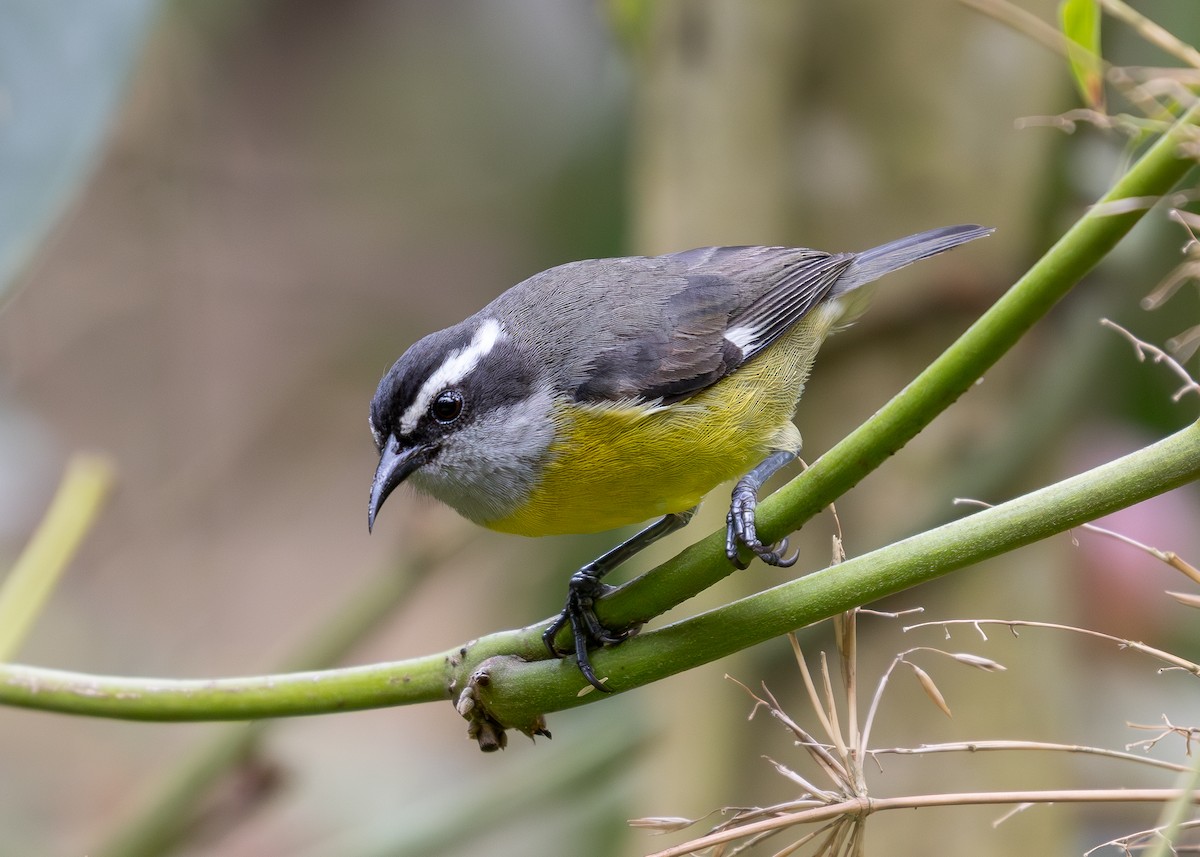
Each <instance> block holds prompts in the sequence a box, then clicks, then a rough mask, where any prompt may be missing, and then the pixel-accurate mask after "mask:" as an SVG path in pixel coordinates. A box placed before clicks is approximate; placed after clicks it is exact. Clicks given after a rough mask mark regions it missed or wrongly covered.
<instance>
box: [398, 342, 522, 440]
mask: <svg viewBox="0 0 1200 857" xmlns="http://www.w3.org/2000/svg"><path fill="white" fill-rule="evenodd" d="M503 335H504V328H503V327H502V326H501V324H500V322H498V321H496V319H494V318H489V319H485V320H484V322H483V324H481V325H479V329H478V330H476V331H475V336H474V338H472V339H471V341H470V342H469V343H468V344H467V345H464V346H463V347H462V348H457V349H455V350H454V351H451V352H450V353H449V354H448V355H447V356H446V359H445V360H444V361H442V365H441V366H439V367H438V368H437V370H436V371H435V372H434V373H433V374H432V375H430V376H429V377H428V378H426V379H425V383H424V384H422V385H421V389H420V391H419V392H418V393H417V395H416V397H415V398H414V399H413V400H412V404H411V405H409V406H408V408H407V410H405V411H404V415H403V416H401V417H400V432H401V434H408V433H409V432H411V431H412V430H413V429H414V428H416V427H417V421H418V420H420V419H421V415H422V414H424V413H425V411H426V410H427V409H428V408H429V405H430V403H431V402H432V401H433V397H434V396H436V395H437V394H438V393H440V392H442V390H444V389H446V388H447V387H451V386H453V385H455V384H458V383H460V382H461V381H462V380H463V378H466V377H467V376H468V375H470V374H471V372H473V371H474V370H475V367H476V366H478V365H479V361H480V360H482V359H483V358H484V357H486V356H487V354H488V353H489V352H490V351H491V350H492V349H493V348H494V347H495V346H496V343H497V342H499V341H500V337H501V336H503Z"/></svg>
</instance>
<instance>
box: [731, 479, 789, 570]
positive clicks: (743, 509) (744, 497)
mask: <svg viewBox="0 0 1200 857" xmlns="http://www.w3.org/2000/svg"><path fill="white" fill-rule="evenodd" d="M757 508H758V492H757V491H756V490H755V488H754V486H753V485H751V484H748V483H747V481H746V480H742V481H740V482H738V483H737V485H735V486H734V489H733V498H732V500H731V501H730V504H729V514H728V515H726V516H725V556H727V557H729V561H730V562H731V563H733V564H734V565H735V566H737V567H738V568H746V567H747V566H748V565H750V562H749V561H748V560H743V559H742V557H741V555H740V552H739V550H738V548H739V547H741V546H745V547H746V548H747V549H749V550H750V552H751V553H753V554H754V555H755V556H756V557H758V558H759V559H761V560H762V561H763V562H765V563H766V564H767V565H773V566H777V567H778V568H789V567H791V566H793V565H795V564H796V560H797V559H798V558H799V556H800V552H799V551H796V552H795V553H793V554H792V555H791V556H787V549H788V540H787V539H781V540H780V541H778V542H777V543H775V544H773V545H764V544H763V543H762V542H761V541H760V540H759V538H758V532H757V530H756V528H755V515H754V513H755V510H756V509H757Z"/></svg>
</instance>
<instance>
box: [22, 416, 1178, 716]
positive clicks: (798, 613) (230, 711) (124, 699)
mask: <svg viewBox="0 0 1200 857" xmlns="http://www.w3.org/2000/svg"><path fill="white" fill-rule="evenodd" d="M1197 478H1200V423H1197V424H1193V425H1191V426H1189V427H1188V428H1186V429H1184V430H1182V431H1180V432H1177V433H1176V434H1174V435H1172V436H1171V437H1168V438H1166V439H1164V440H1161V441H1159V442H1158V443H1155V444H1153V445H1151V446H1148V447H1145V448H1144V449H1140V450H1138V451H1136V452H1134V453H1131V454H1130V455H1127V456H1125V457H1124V458H1121V459H1118V460H1117V461H1114V462H1110V463H1109V464H1105V465H1103V466H1101V467H1098V468H1095V469H1094V470H1090V471H1088V472H1087V473H1084V474H1081V475H1079V476H1075V477H1073V478H1071V479H1068V480H1066V481H1064V482H1060V483H1057V484H1055V485H1051V486H1049V487H1047V488H1043V489H1041V490H1039V491H1036V492H1034V493H1032V494H1029V495H1027V496H1025V497H1021V498H1018V499H1016V500H1011V501H1009V502H1007V503H1004V504H1002V505H1000V506H996V507H993V508H990V509H986V510H984V511H981V512H978V513H976V514H974V515H971V516H970V517H967V518H962V519H960V520H957V521H953V522H951V523H949V524H945V525H943V526H942V527H939V528H938V529H935V530H931V531H929V532H926V533H922V534H920V535H917V536H913V537H912V538H909V539H906V540H904V541H901V542H897V543H896V544H893V545H889V546H887V547H885V548H881V549H879V550H877V551H874V552H872V553H869V554H865V555H863V556H860V557H855V558H853V559H849V560H846V561H845V562H843V563H841V564H839V565H836V566H833V567H831V568H827V569H825V570H824V571H820V572H816V573H814V574H811V575H808V576H806V577H803V578H800V579H798V580H793V581H790V582H788V583H785V584H781V585H780V586H776V587H774V588H772V589H768V590H766V591H765V592H761V593H758V594H756V595H752V596H750V597H748V598H744V599H742V600H740V601H736V602H734V603H732V604H729V605H727V606H725V607H721V608H719V609H716V610H713V611H710V612H708V613H704V614H701V615H699V616H696V617H693V618H690V619H687V620H684V621H682V622H678V623H676V624H674V625H669V626H667V627H665V628H662V629H660V630H658V631H654V632H651V633H648V634H644V635H642V636H639V637H635V638H633V639H632V640H629V641H628V642H626V643H624V644H623V645H621V646H618V647H616V648H613V649H605V650H602V651H599V652H596V653H595V663H596V666H597V670H598V672H599V673H600V674H601V675H607V676H609V677H610V678H611V681H612V684H613V687H614V689H618V690H629V689H632V688H634V687H637V686H639V685H642V684H646V683H648V682H652V681H656V680H658V679H660V678H663V677H665V676H668V675H672V674H674V673H677V672H681V671H683V670H686V669H689V668H691V667H694V666H698V665H700V664H703V663H707V662H709V661H712V660H715V659H717V658H720V657H723V656H724V655H727V654H729V653H731V652H734V651H737V650H738V649H742V648H745V647H747V646H750V645H753V644H755V643H758V642H762V641H765V640H768V639H770V638H772V637H776V636H779V635H780V634H783V633H784V632H786V631H789V630H792V629H793V628H797V627H800V626H802V625H805V624H808V623H810V622H813V621H815V620H817V619H821V618H824V617H826V616H831V615H834V614H835V613H839V612H841V611H843V610H846V609H848V608H850V607H852V606H855V605H857V604H863V603H866V602H868V601H872V600H874V599H877V598H881V597H883V596H885V595H888V594H891V593H894V592H897V591H899V590H901V589H905V588H907V587H910V586H914V585H916V584H918V583H923V582H925V581H928V580H932V579H934V578H936V577H939V576H941V575H943V574H946V573H948V572H950V571H953V570H955V569H958V568H962V567H964V566H967V565H971V564H973V563H976V562H980V561H982V560H984V559H987V558H989V557H993V556H996V555H998V554H1001V553H1004V552H1006V551H1010V550H1013V549H1015V548H1018V547H1021V546H1022V545H1026V544H1029V543H1031V542H1034V541H1037V540H1039V539H1043V538H1046V537H1048V536H1051V535H1054V534H1055V533H1061V532H1063V531H1064V530H1067V529H1070V528H1071V527H1075V526H1078V525H1079V524H1082V523H1085V522H1087V521H1090V520H1092V519H1094V518H1097V517H1100V516H1102V515H1106V514H1108V513H1110V512H1113V511H1115V510H1117V509H1121V508H1124V507H1126V506H1129V505H1132V504H1134V503H1138V502H1140V501H1142V500H1145V499H1147V498H1149V497H1152V496H1154V495H1156V494H1160V493H1162V492H1164V491H1168V490H1170V489H1172V488H1176V487H1178V486H1180V485H1184V484H1186V483H1188V482H1190V481H1193V480H1195V479H1197ZM539 630H540V629H539V627H537V626H531V627H530V628H526V629H524V630H522V631H507V632H503V633H501V634H494V635H491V636H489V637H484V638H482V639H480V640H479V641H477V642H476V643H474V644H471V645H470V646H467V647H462V648H456V649H453V650H451V651H448V652H445V653H442V654H437V655H429V656H426V657H423V658H416V659H413V660H409V661H397V662H393V663H384V664H375V665H371V666H362V667H350V668H346V669H339V670H331V671H327V672H309V673H292V674H287V675H273V676H259V677H254V678H240V679H214V680H201V681H187V680H167V679H130V678H115V677H107V676H93V675H83V674H78V673H68V672H62V671H58V670H48V669H41V668H37V667H28V666H21V665H0V702H2V703H6V704H9V705H18V706H23V707H27V708H39V709H44V710H49V711H61V712H64V713H73V714H87V715H94V716H100V717H116V718H122V719H128V720H235V719H236V720H240V719H258V718H263V717H288V716H297V715H307V714H327V713H333V712H337V711H352V710H360V709H364V708H378V707H383V706H390V705H404V704H412V703H418V702H430V701H433V700H435V699H448V698H450V695H451V693H450V690H449V688H450V687H451V686H457V687H459V688H462V687H465V686H466V685H467V683H468V681H470V680H472V678H475V679H477V678H478V676H479V675H480V674H481V672H486V673H487V674H488V678H489V680H488V681H487V682H486V686H485V687H482V686H481V687H479V688H478V692H479V697H478V698H479V699H480V700H481V701H482V703H483V704H484V706H485V708H486V709H487V711H489V712H490V713H491V714H492V715H493V716H495V717H496V719H498V720H499V721H500V722H501V723H503V724H505V725H508V726H513V727H516V728H530V724H532V723H534V722H536V717H537V715H539V714H541V713H543V712H547V711H556V710H560V709H564V708H571V707H574V706H577V705H580V704H583V703H584V702H590V701H594V700H595V699H597V698H600V694H592V695H585V696H580V695H579V691H580V690H581V689H582V688H583V686H584V683H583V680H582V678H581V677H580V675H579V671H578V670H577V669H576V668H575V666H574V664H572V663H570V662H569V661H559V660H542V661H526V660H522V659H520V658H518V657H514V656H512V655H511V652H512V651H513V650H514V649H516V650H523V651H527V650H528V649H530V648H531V647H533V646H535V645H540V641H538V640H537V635H538V632H539ZM535 641H536V642H535ZM491 651H496V652H500V653H502V654H499V655H497V656H494V657H490V658H487V659H486V660H484V661H483V662H482V663H478V662H477V657H478V655H479V654H480V653H487V652H491ZM464 653H465V654H467V655H469V657H467V658H464V657H463V656H464ZM541 656H542V657H545V655H544V653H543V654H542V655H541ZM452 683H453V685H452Z"/></svg>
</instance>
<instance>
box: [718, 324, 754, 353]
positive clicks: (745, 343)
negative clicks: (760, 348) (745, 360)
mask: <svg viewBox="0 0 1200 857" xmlns="http://www.w3.org/2000/svg"><path fill="white" fill-rule="evenodd" d="M761 332H762V331H761V330H760V328H759V326H758V325H756V324H735V325H734V326H733V327H731V328H729V330H727V331H725V338H726V339H728V340H729V341H730V342H732V343H733V344H734V345H736V346H737V347H738V348H740V349H742V351H745V350H746V349H747V348H748V347H749V346H750V345H752V344H753V343H755V342H757V341H758V337H759V334H760V333H761Z"/></svg>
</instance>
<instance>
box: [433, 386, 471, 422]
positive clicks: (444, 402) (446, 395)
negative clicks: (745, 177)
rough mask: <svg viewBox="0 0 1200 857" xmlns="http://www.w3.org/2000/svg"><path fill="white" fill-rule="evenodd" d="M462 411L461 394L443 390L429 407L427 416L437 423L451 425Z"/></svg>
mask: <svg viewBox="0 0 1200 857" xmlns="http://www.w3.org/2000/svg"><path fill="white" fill-rule="evenodd" d="M462 409H463V397H462V393H460V392H458V391H457V390H444V391H442V392H441V393H438V395H437V398H436V399H434V400H433V404H431V405H430V406H429V414H430V416H432V417H433V418H434V419H435V420H437V421H438V422H439V423H443V424H444V423H452V422H454V421H455V420H456V419H458V417H459V415H460V414H461V413H462Z"/></svg>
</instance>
